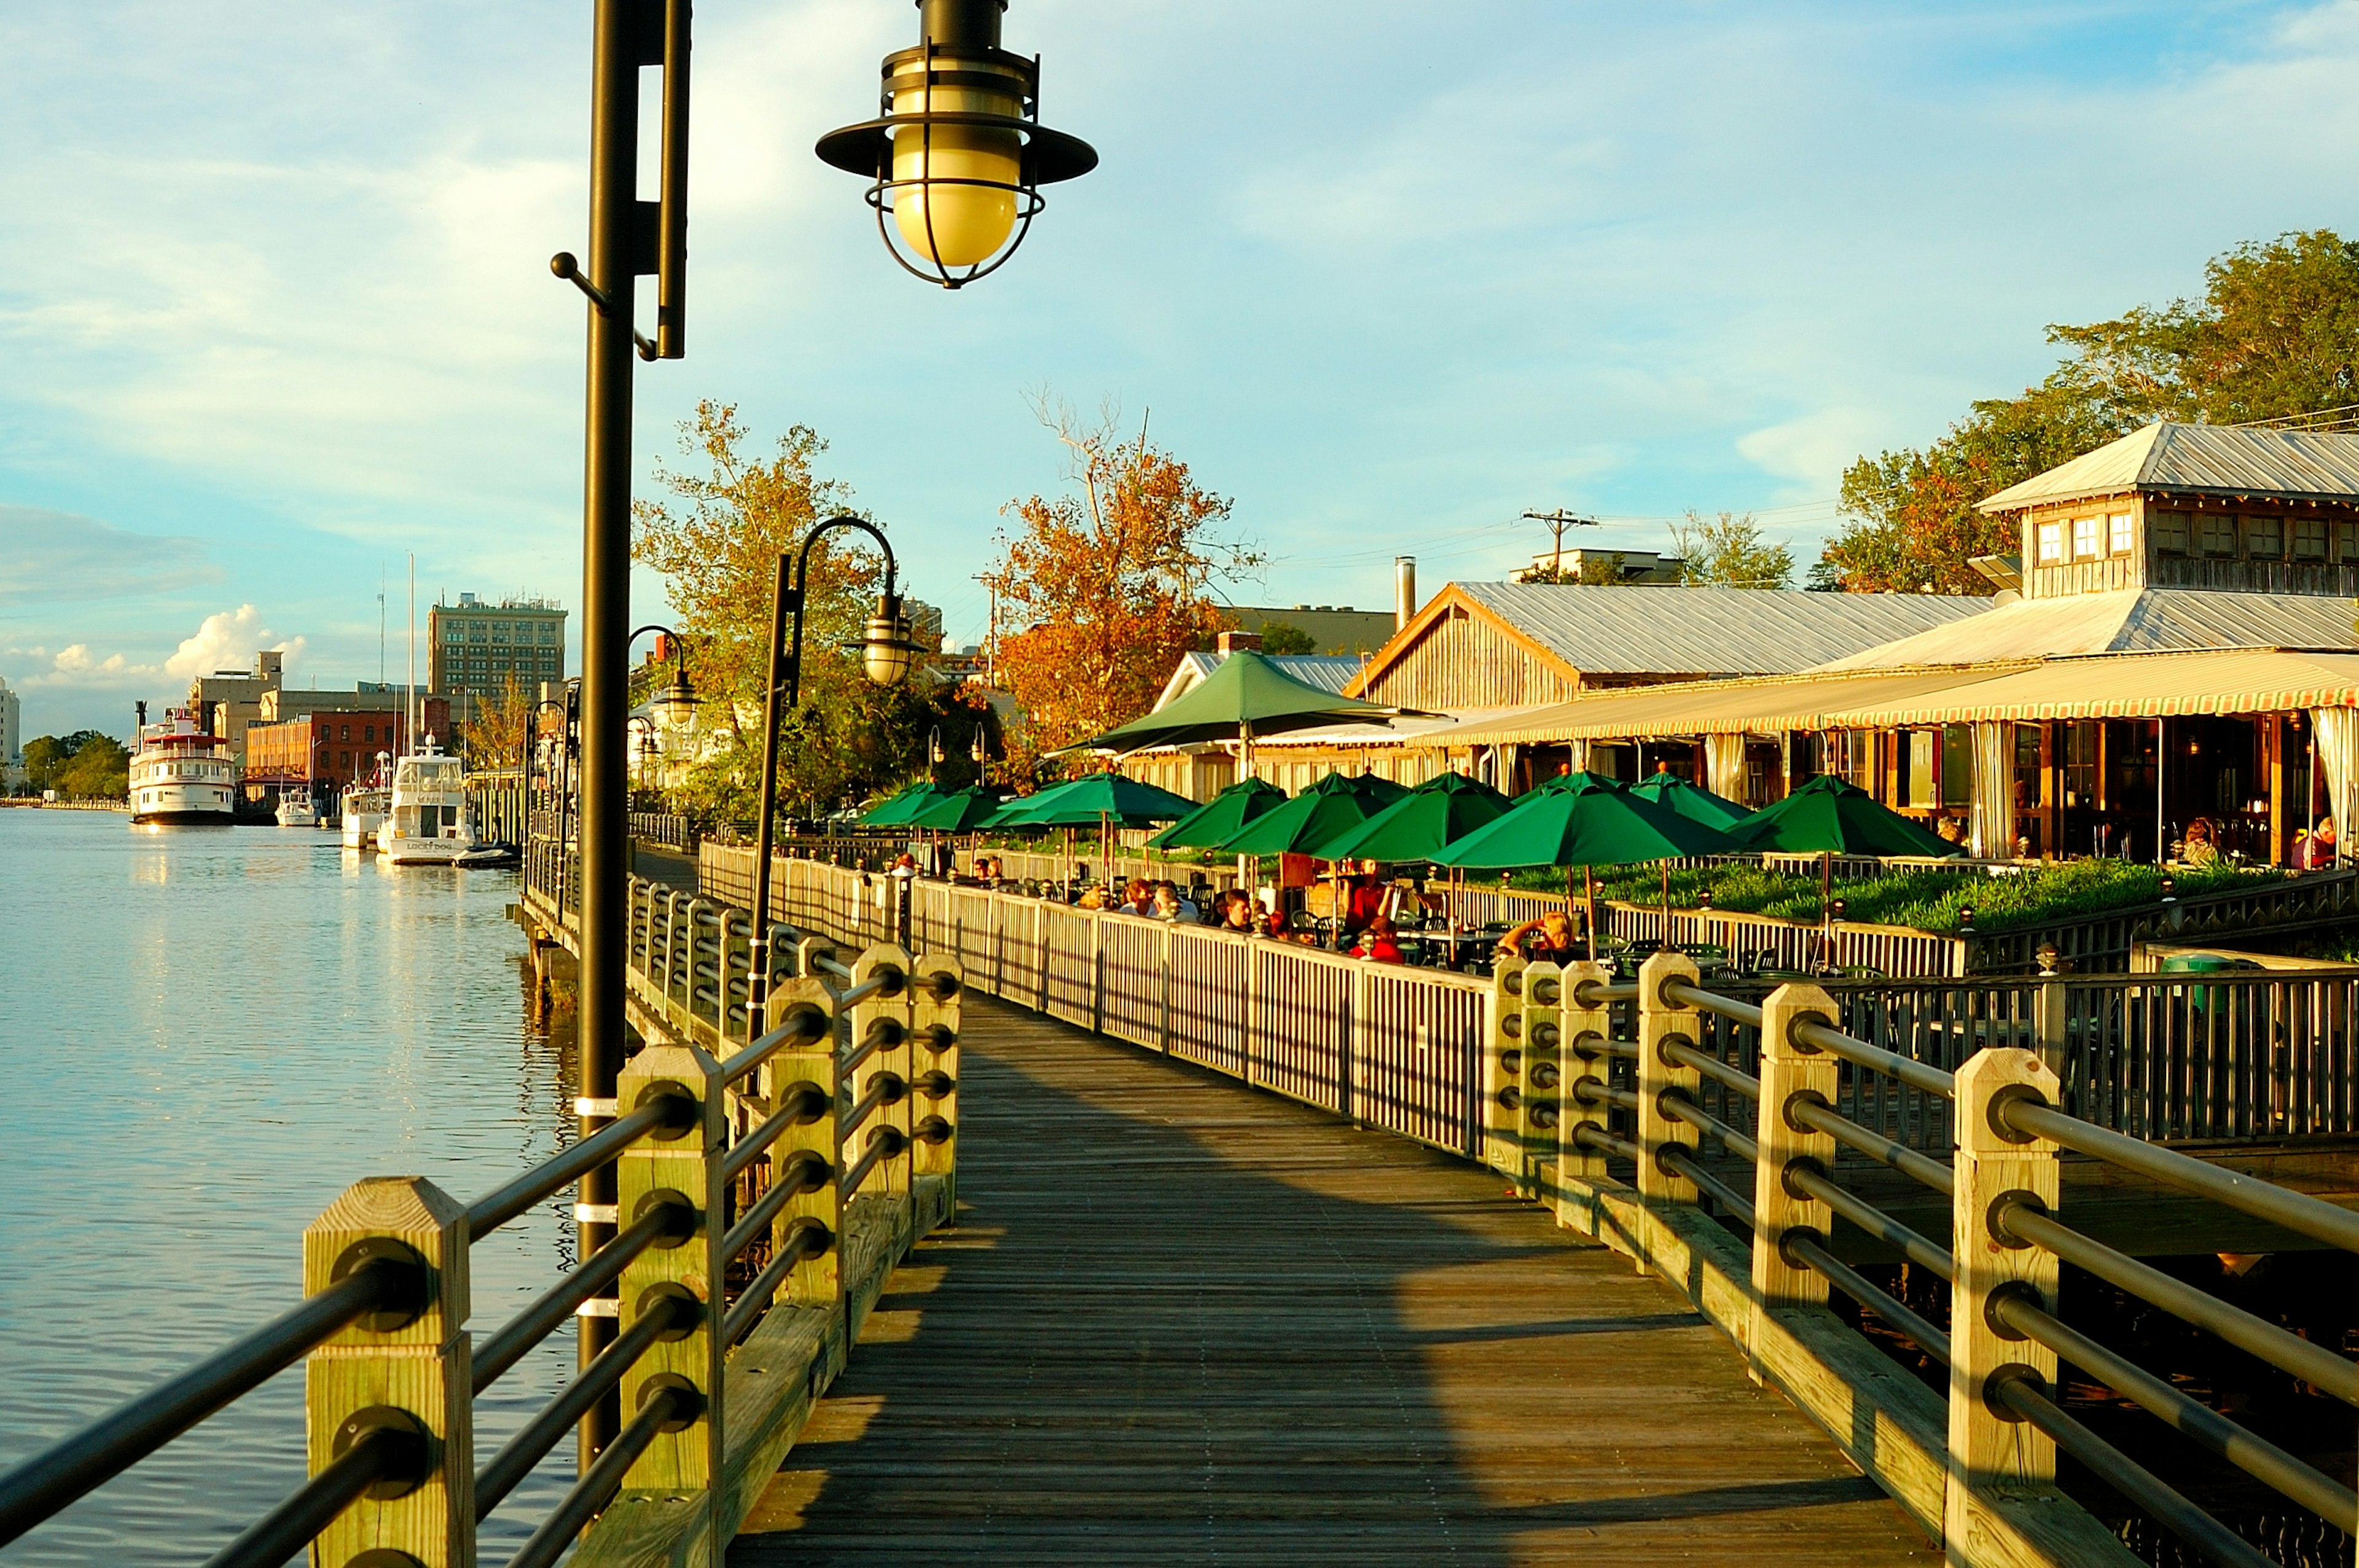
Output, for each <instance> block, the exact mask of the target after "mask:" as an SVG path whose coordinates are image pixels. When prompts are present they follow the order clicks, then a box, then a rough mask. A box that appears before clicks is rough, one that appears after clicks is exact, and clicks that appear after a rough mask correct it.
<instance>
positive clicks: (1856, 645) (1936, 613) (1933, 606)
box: [1452, 582, 1990, 676]
mask: <svg viewBox="0 0 2359 1568" xmlns="http://www.w3.org/2000/svg"><path fill="white" fill-rule="evenodd" d="M1452 586H1453V587H1455V588H1457V589H1459V590H1460V591H1461V592H1462V593H1464V594H1465V595H1466V596H1467V597H1468V598H1469V599H1472V600H1474V601H1475V602H1476V603H1478V604H1480V605H1482V606H1483V607H1484V609H1486V610H1488V611H1491V612H1492V613H1493V614H1495V615H1496V616H1498V617H1499V618H1500V619H1501V620H1503V621H1505V622H1507V623H1508V624H1509V625H1510V626H1513V627H1514V628H1515V629H1516V630H1517V631H1518V632H1520V633H1523V634H1524V635H1526V636H1527V637H1529V638H1531V639H1532V640H1534V641H1535V642H1538V643H1540V644H1541V645H1543V646H1544V647H1546V648H1548V649H1549V651H1550V652H1551V653H1554V654H1556V655H1557V656H1558V657H1560V658H1561V659H1562V660H1564V662H1565V663H1566V664H1568V665H1571V666H1572V667H1573V668H1574V669H1576V670H1579V671H1581V672H1582V674H1584V675H1591V674H1594V675H1670V674H1679V675H1722V676H1734V675H1783V674H1788V673H1790V672H1792V671H1795V670H1801V669H1808V668H1809V667H1810V666H1811V665H1821V664H1824V663H1826V662H1827V661H1828V660H1830V659H1839V658H1842V657H1843V656H1844V655H1845V654H1854V653H1857V652H1859V651H1860V650H1861V649H1863V648H1868V647H1872V646H1874V645H1875V644H1876V643H1887V642H1890V641H1891V640H1893V639H1894V638H1896V637H1905V636H1908V635H1909V634H1910V633H1916V632H1922V631H1924V630H1925V629H1926V628H1928V627H1931V626H1940V625H1945V624H1947V623H1948V622H1953V621H1961V620H1964V619H1965V618H1967V617H1969V616H1973V615H1977V614H1980V613H1981V612H1983V611H1986V610H1988V609H1989V608H1990V601H1989V600H1986V599H1967V598H1962V597H1957V596H1952V595H1940V594H1923V593H1801V592H1794V591H1790V590H1785V589H1749V588H1645V587H1632V588H1607V587H1587V586H1581V585H1573V584H1560V583H1525V582H1462V583H1456V584H1453V585H1452Z"/></svg>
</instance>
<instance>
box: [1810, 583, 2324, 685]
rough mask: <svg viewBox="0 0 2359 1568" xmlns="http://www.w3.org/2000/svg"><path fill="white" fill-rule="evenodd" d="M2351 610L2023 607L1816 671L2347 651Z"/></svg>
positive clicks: (2116, 602) (2220, 602) (2135, 602)
mask: <svg viewBox="0 0 2359 1568" xmlns="http://www.w3.org/2000/svg"><path fill="white" fill-rule="evenodd" d="M2352 645H2353V633H2352V607H2351V601H2350V600H2343V599H2325V598H2321V597H2316V596H2310V595H2302V594H2269V593H2225V592H2215V591H2212V590H2208V589H2179V588H2148V589H2136V588H2128V589H2115V590H2114V591H2113V592H2110V593H2075V594H2066V595H2063V596H2060V597H2059V598H2055V599H2025V600H2017V601H2016V602H2014V603H2012V604H2002V605H2000V606H1999V607H1998V608H1997V609H1995V610H1993V611H1989V612H1987V613H1986V614H1983V615H1978V616H1975V617H1974V618H1973V620H1970V621H1961V622H1955V623H1953V624H1951V625H1948V626H1940V627H1935V628H1934V629H1933V630H1931V631H1929V632H1920V633H1918V634H1917V635H1915V636H1913V637H1903V638H1900V639H1899V640H1898V641H1897V642H1891V643H1883V644H1881V645H1879V646H1877V647H1873V648H1867V649H1864V650H1862V651H1861V652H1859V653H1856V654H1848V655H1846V656H1845V657H1843V658H1840V659H1831V660H1829V661H1828V662H1827V663H1825V664H1823V665H1820V666H1819V668H1820V669H1821V670H1822V671H1825V672H1828V673H1835V672H1839V671H1848V670H1897V669H1913V668H1923V667H1926V666H1930V665H1982V664H1991V663H1995V662H2000V661H2005V660H2013V659H2038V658H2053V657H2058V656H2060V655H2067V654H2163V653H2184V652H2188V651H2190V650H2192V649H2198V648H2348V647H2351V646H2352Z"/></svg>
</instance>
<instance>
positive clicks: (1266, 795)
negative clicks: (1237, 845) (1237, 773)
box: [1147, 779, 1286, 849]
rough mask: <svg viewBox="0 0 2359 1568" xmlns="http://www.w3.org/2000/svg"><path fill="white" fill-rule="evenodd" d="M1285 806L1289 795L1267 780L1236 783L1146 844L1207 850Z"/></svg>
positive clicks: (1249, 780) (1159, 846)
mask: <svg viewBox="0 0 2359 1568" xmlns="http://www.w3.org/2000/svg"><path fill="white" fill-rule="evenodd" d="M1285 804H1286V792H1285V791H1284V790H1282V789H1280V788H1278V787H1277V785H1276V784H1271V783H1270V782H1269V781H1268V780H1266V779H1245V780H1243V781H1242V782H1240V783H1237V784H1231V785H1230V786H1229V787H1228V788H1226V789H1224V790H1223V791H1222V792H1221V793H1220V794H1218V795H1214V796H1213V797H1212V799H1210V800H1208V801H1206V802H1205V803H1204V804H1203V805H1201V806H1198V807H1197V808H1196V809H1195V810H1193V811H1191V812H1190V813H1189V814H1188V815H1187V816H1183V817H1181V818H1180V820H1179V821H1177V822H1175V823H1173V824H1172V825H1171V826H1170V827H1166V828H1165V829H1164V830H1163V831H1162V832H1160V833H1158V834H1157V835H1156V836H1155V837H1154V838H1149V839H1148V840H1147V848H1148V849H1210V848H1211V847H1212V846H1213V845H1215V844H1217V843H1219V842H1220V841H1221V840H1222V839H1223V838H1231V837H1233V836H1234V834H1235V833H1236V832H1237V830H1238V829H1239V828H1241V827H1244V826H1245V824H1246V823H1248V822H1251V821H1252V820H1253V819H1254V818H1256V817H1257V816H1261V815H1262V814H1263V813H1264V812H1266V811H1269V810H1270V809H1272V808H1273V807H1276V806H1283V805H1285Z"/></svg>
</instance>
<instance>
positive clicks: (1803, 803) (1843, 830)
mask: <svg viewBox="0 0 2359 1568" xmlns="http://www.w3.org/2000/svg"><path fill="white" fill-rule="evenodd" d="M1729 837H1730V838H1734V839H1735V840H1736V842H1737V843H1738V844H1739V845H1741V846H1742V847H1744V848H1745V849H1753V850H1766V851H1768V852H1771V853H1776V854H1787V855H1794V854H1806V855H1807V854H1821V855H1874V856H1876V857H1878V858H1884V857H1888V856H1893V855H1933V856H1950V855H1962V854H1964V853H1965V850H1964V849H1962V848H1960V847H1959V846H1958V845H1955V844H1952V843H1951V842H1950V841H1949V840H1948V839H1946V838H1942V837H1941V836H1940V835H1939V834H1937V833H1934V832H1932V831H1930V829H1928V828H1924V827H1919V826H1918V825H1917V824H1916V823H1914V822H1911V821H1910V820H1909V819H1908V818H1907V817H1905V816H1901V815H1900V814H1899V813H1898V812H1897V811H1894V810H1892V809H1891V808H1890V807H1888V806H1883V805H1880V804H1879V803H1878V802H1877V801H1876V799H1875V796H1874V795H1870V794H1868V793H1867V791H1865V790H1864V789H1862V788H1860V787H1859V786H1858V785H1857V784H1847V783H1845V782H1844V781H1843V780H1842V779H1839V778H1837V777H1835V775H1834V774H1832V773H1821V774H1820V775H1819V776H1818V777H1817V778H1814V779H1812V780H1810V783H1808V784H1803V785H1802V786H1801V787H1800V788H1799V789H1797V790H1795V791H1794V793H1793V794H1791V795H1788V796H1787V797H1786V798H1785V799H1783V800H1781V801H1779V802H1777V804H1776V805H1775V806H1763V807H1762V808H1761V809H1760V810H1758V811H1756V812H1755V813H1754V814H1753V815H1752V816H1748V817H1746V818H1745V820H1744V821H1742V822H1740V823H1738V824H1737V825H1736V826H1735V827H1732V828H1730V829H1729Z"/></svg>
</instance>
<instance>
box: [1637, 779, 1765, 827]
mask: <svg viewBox="0 0 2359 1568" xmlns="http://www.w3.org/2000/svg"><path fill="white" fill-rule="evenodd" d="M1630 793H1631V794H1632V795H1637V796H1639V797H1640V798H1642V799H1646V800H1651V801H1653V802H1654V803H1655V804H1656V805H1658V806H1669V807H1670V808H1671V809H1672V810H1673V811H1676V812H1678V813H1679V814H1680V816H1684V817H1686V818H1687V819H1688V820H1689V821H1690V822H1701V823H1702V824H1703V825H1704V826H1705V827H1717V828H1719V829H1720V830H1721V831H1722V832H1723V833H1725V832H1727V831H1728V830H1729V829H1730V828H1732V827H1735V826H1736V824H1738V823H1740V822H1742V821H1744V820H1745V818H1746V817H1748V816H1752V815H1753V808H1752V807H1751V806H1739V805H1737V804H1736V802H1734V801H1733V800H1731V799H1729V798H1728V797H1727V796H1726V795H1714V794H1712V791H1710V790H1708V789H1706V788H1704V787H1703V786H1702V785H1701V784H1690V783H1689V782H1688V781H1687V780H1685V779H1683V778H1681V777H1680V776H1679V774H1677V773H1671V772H1669V771H1668V770H1665V769H1658V770H1657V771H1656V772H1654V773H1649V774H1647V776H1646V777H1645V778H1643V779H1640V780H1639V781H1638V782H1637V783H1636V784H1632V785H1631V786H1630Z"/></svg>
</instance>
